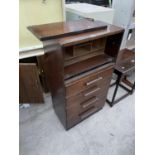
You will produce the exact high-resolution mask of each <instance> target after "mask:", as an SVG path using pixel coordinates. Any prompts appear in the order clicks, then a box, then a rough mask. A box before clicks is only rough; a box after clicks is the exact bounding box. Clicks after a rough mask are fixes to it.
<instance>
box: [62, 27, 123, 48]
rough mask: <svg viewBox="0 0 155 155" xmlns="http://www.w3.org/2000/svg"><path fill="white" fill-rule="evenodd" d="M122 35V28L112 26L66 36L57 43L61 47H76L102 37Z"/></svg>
mask: <svg viewBox="0 0 155 155" xmlns="http://www.w3.org/2000/svg"><path fill="white" fill-rule="evenodd" d="M123 33H124V29H123V28H120V27H117V26H114V25H108V27H107V29H103V30H96V31H91V32H85V33H82V34H76V35H73V36H67V37H66V36H64V37H62V38H60V39H59V43H60V45H61V46H63V47H66V46H71V45H76V44H79V43H84V42H87V41H91V40H95V39H99V38H102V37H107V36H112V35H115V34H121V35H122V34H123ZM75 36H76V37H75ZM119 39H121V38H119Z"/></svg>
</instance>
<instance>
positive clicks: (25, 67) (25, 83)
mask: <svg viewBox="0 0 155 155" xmlns="http://www.w3.org/2000/svg"><path fill="white" fill-rule="evenodd" d="M43 102H44V100H43V90H42V86H41V81H40V75H39V70H38V66H37V58H35V57H31V58H26V59H22V60H20V61H19V103H43Z"/></svg>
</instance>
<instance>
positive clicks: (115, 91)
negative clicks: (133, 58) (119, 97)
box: [106, 75, 121, 107]
mask: <svg viewBox="0 0 155 155" xmlns="http://www.w3.org/2000/svg"><path fill="white" fill-rule="evenodd" d="M120 80H121V75H118V77H117V80H116V87H115V90H114V94H113V97H112V101H109V100H108V99H107V100H106V101H107V102H108V104H109V105H110V106H111V107H112V106H113V105H114V104H115V97H116V94H117V90H118V87H119V83H120Z"/></svg>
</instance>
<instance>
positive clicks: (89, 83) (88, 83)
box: [86, 77, 103, 86]
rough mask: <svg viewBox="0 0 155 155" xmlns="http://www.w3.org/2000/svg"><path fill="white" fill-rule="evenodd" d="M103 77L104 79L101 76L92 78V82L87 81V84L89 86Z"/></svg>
mask: <svg viewBox="0 0 155 155" xmlns="http://www.w3.org/2000/svg"><path fill="white" fill-rule="evenodd" d="M102 79H103V77H99V78H97V79H95V80H92V81H90V82H87V83H86V85H87V86H89V85H91V84H93V83H95V82H97V81H100V80H102Z"/></svg>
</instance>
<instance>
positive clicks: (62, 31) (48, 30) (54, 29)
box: [28, 19, 107, 41]
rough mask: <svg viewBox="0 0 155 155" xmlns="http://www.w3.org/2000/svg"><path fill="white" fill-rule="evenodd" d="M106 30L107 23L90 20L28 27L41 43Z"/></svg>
mask: <svg viewBox="0 0 155 155" xmlns="http://www.w3.org/2000/svg"><path fill="white" fill-rule="evenodd" d="M106 28H107V24H106V23H104V22H101V21H93V20H88V19H82V20H76V21H69V22H57V23H50V24H43V25H33V26H29V27H28V29H29V30H30V31H31V32H32V33H33V34H34V35H35V36H36V37H37V38H38V39H39V40H41V41H44V40H48V39H57V38H60V37H66V36H70V35H73V34H80V33H83V32H90V31H93V30H104V29H106Z"/></svg>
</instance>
